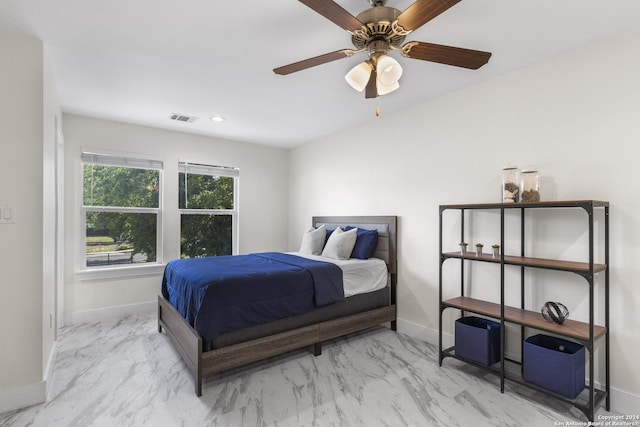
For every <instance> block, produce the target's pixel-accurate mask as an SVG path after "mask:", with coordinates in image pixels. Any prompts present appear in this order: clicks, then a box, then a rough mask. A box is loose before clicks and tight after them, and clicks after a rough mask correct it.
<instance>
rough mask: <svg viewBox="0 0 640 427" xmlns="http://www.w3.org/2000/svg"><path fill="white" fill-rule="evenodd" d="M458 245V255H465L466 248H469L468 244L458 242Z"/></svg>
mask: <svg viewBox="0 0 640 427" xmlns="http://www.w3.org/2000/svg"><path fill="white" fill-rule="evenodd" d="M458 244H459V245H460V253H461V254H462V255H464V254H466V253H467V246H469V244H468V243H467V242H460V243H458Z"/></svg>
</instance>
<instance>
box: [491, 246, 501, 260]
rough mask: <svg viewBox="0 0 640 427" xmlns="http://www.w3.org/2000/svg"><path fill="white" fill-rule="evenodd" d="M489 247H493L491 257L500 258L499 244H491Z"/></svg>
mask: <svg viewBox="0 0 640 427" xmlns="http://www.w3.org/2000/svg"><path fill="white" fill-rule="evenodd" d="M491 249H493V257H494V258H500V245H491Z"/></svg>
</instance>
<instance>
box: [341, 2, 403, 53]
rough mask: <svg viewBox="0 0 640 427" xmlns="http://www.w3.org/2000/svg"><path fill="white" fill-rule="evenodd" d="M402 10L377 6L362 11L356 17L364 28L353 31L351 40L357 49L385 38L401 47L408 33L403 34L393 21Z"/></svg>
mask: <svg viewBox="0 0 640 427" xmlns="http://www.w3.org/2000/svg"><path fill="white" fill-rule="evenodd" d="M400 13H401V12H400V11H399V10H398V9H394V8H392V7H386V6H376V7H372V8H370V9H367V10H365V11H364V12H362V13H360V14H359V15H358V16H357V17H356V18H357V19H358V20H359V21H360V22H362V23H363V25H362V28H360V29H359V30H356V31H354V32H353V35H352V37H351V42H352V43H353V45H354V46H355V47H356V48H357V49H365V48H366V47H367V46H368V45H369V43H370V42H371V41H372V40H385V41H387V42H388V43H389V45H390V46H392V47H395V48H399V47H400V45H401V44H402V42H403V41H404V39H405V35H406V34H401V33H399V32H398V30H397V29H396V28H395V27H394V25H393V23H394V22H395V21H396V20H397V19H398V16H400Z"/></svg>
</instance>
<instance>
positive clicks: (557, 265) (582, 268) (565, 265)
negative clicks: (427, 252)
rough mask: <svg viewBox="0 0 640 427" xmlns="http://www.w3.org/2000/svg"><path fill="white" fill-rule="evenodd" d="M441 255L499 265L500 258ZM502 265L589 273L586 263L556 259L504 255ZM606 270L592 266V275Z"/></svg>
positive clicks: (457, 254) (601, 266)
mask: <svg viewBox="0 0 640 427" xmlns="http://www.w3.org/2000/svg"><path fill="white" fill-rule="evenodd" d="M442 255H443V256H445V257H447V258H460V259H468V260H474V261H484V262H493V263H497V264H500V258H494V257H493V255H491V254H482V255H476V254H475V252H467V253H466V254H464V255H462V253H461V252H446V253H443V254H442ZM504 263H505V265H519V266H524V267H535V268H546V269H550V270H558V271H570V272H575V273H589V263H588V262H578V261H561V260H556V259H545V258H531V257H520V256H512V255H505V256H504ZM606 269H607V265H606V264H593V272H594V273H600V272H602V271H605V270H606Z"/></svg>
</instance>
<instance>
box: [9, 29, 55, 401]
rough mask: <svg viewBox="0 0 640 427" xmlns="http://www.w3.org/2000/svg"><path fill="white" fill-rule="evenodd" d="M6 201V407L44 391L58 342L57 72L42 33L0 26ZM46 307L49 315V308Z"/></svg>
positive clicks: (41, 395) (41, 397)
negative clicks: (10, 220)
mask: <svg viewBox="0 0 640 427" xmlns="http://www.w3.org/2000/svg"><path fill="white" fill-rule="evenodd" d="M0 56H1V57H2V58H5V59H6V60H3V65H2V67H0V93H2V97H0V202H2V203H6V204H9V205H10V206H11V207H12V208H14V209H15V211H14V212H15V213H14V218H15V223H14V224H0V242H2V244H1V245H0V279H1V280H0V293H1V294H2V295H3V298H2V302H0V336H1V337H2V351H0V412H2V411H4V410H8V409H13V408H14V407H19V406H25V405H28V404H33V403H37V402H41V401H43V400H44V398H45V392H46V378H45V373H46V370H47V365H48V363H49V361H50V359H51V354H52V349H53V345H54V336H55V334H54V327H53V325H49V320H48V319H49V317H48V314H49V313H50V312H52V313H54V315H55V306H54V298H53V295H54V282H53V280H52V277H53V276H49V272H50V271H51V269H52V268H53V265H54V264H53V259H54V253H55V252H54V248H55V240H54V232H53V228H52V222H51V220H50V219H49V218H48V215H49V214H50V213H51V212H53V211H54V210H55V198H54V197H53V196H52V195H51V194H50V193H49V191H50V190H51V188H50V186H48V185H47V182H51V179H52V178H53V176H54V175H53V169H52V168H51V161H52V157H51V155H52V153H53V152H54V145H53V143H54V138H53V135H54V133H53V126H52V125H51V124H52V123H53V121H54V116H55V115H56V114H59V107H58V101H57V96H56V93H55V86H54V83H53V76H52V75H51V71H50V69H49V67H48V64H47V63H46V59H45V57H44V51H43V46H42V42H40V41H39V40H35V39H31V38H26V37H22V36H16V35H13V34H8V33H0ZM45 312H46V313H47V315H46V319H45V315H44V313H45Z"/></svg>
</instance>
